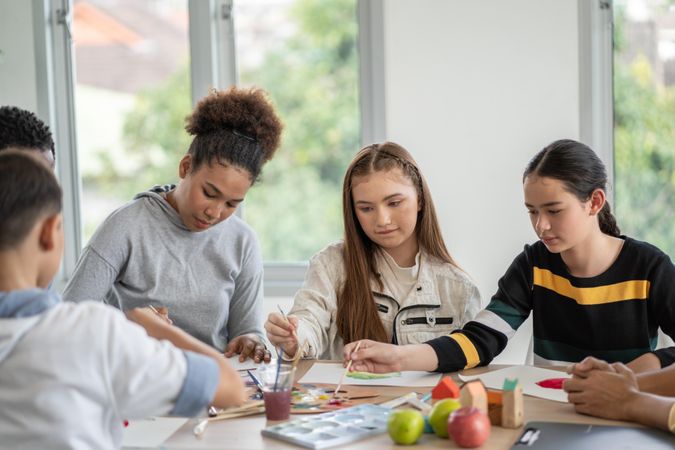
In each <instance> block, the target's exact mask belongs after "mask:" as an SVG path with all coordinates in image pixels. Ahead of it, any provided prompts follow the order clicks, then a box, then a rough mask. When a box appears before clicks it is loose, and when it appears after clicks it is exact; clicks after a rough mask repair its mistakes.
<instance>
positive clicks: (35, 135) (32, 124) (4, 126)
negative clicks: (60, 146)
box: [0, 106, 56, 157]
mask: <svg viewBox="0 0 675 450" xmlns="http://www.w3.org/2000/svg"><path fill="white" fill-rule="evenodd" d="M10 147H17V148H28V149H37V150H40V151H44V152H51V154H52V156H53V157H55V156H56V155H55V152H54V139H53V138H52V133H51V131H49V127H48V126H47V125H45V123H44V122H43V121H41V120H40V119H38V117H37V116H36V115H35V114H33V113H32V112H30V111H26V110H25V109H21V108H17V107H16V106H2V107H0V151H2V150H4V149H6V148H10Z"/></svg>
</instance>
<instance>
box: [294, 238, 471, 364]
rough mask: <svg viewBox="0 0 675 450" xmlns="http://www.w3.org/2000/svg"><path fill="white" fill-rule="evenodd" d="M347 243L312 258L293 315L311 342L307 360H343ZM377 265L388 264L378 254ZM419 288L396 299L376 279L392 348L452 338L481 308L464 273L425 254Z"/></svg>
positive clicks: (376, 294) (300, 333) (373, 285)
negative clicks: (340, 320)
mask: <svg viewBox="0 0 675 450" xmlns="http://www.w3.org/2000/svg"><path fill="white" fill-rule="evenodd" d="M342 248H343V243H342V242H341V241H340V242H336V243H334V244H331V245H329V246H328V247H326V248H324V249H323V250H321V251H320V252H319V253H317V254H316V255H314V256H313V257H312V259H311V260H310V263H309V269H308V271H307V275H306V276H305V282H304V284H303V286H302V288H300V290H299V291H298V292H297V293H296V294H295V298H294V302H293V308H292V309H291V312H290V314H291V315H294V316H296V317H298V318H299V319H300V320H299V325H298V331H297V334H298V339H299V341H300V342H301V343H302V342H304V341H305V340H307V341H308V344H309V348H308V349H306V350H305V354H304V355H303V356H304V357H306V358H317V359H333V360H335V359H337V360H342V350H343V345H344V344H343V341H342V338H341V337H340V336H339V335H338V333H337V326H336V322H335V320H336V315H337V292H338V290H339V289H340V287H341V286H342V283H343V282H344V263H343V257H342ZM377 264H378V267H382V264H384V261H383V256H382V255H378V256H377ZM419 264H420V267H419V272H418V273H419V275H418V279H417V285H416V287H415V288H413V289H412V290H411V292H410V293H409V294H408V296H407V297H406V298H402V299H397V298H394V297H393V295H392V294H391V293H390V292H389V290H388V289H387V288H386V286H385V288H384V289H380V288H379V286H378V283H377V282H376V281H375V280H372V281H371V289H372V292H373V296H374V298H375V302H376V303H377V308H378V311H379V314H380V319H381V320H382V324H383V325H384V329H385V331H386V332H387V337H388V338H389V340H390V342H392V343H394V344H419V343H422V342H426V341H428V340H431V339H434V338H437V337H439V336H442V335H445V334H449V333H450V332H451V331H453V330H455V329H458V328H461V327H462V326H463V325H464V324H465V323H466V322H468V321H470V320H472V319H473V318H474V316H475V315H476V314H477V313H478V311H479V310H480V308H481V300H480V293H479V292H478V288H477V287H476V285H475V284H474V283H473V281H471V279H470V278H469V277H468V275H467V274H466V273H464V272H463V271H461V270H460V269H458V268H456V267H454V266H452V265H451V264H448V263H445V262H441V261H439V260H438V259H436V258H433V257H431V256H429V255H428V254H426V253H425V252H421V255H420V263H419Z"/></svg>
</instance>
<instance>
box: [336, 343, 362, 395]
mask: <svg viewBox="0 0 675 450" xmlns="http://www.w3.org/2000/svg"><path fill="white" fill-rule="evenodd" d="M361 342H363V341H359V342H358V344H356V348H355V349H354V353H356V352H358V351H359V347H361ZM350 356H351V355H350ZM352 362H354V361H353V360H352V359H350V360H349V362H348V363H347V367H345V371H344V372H342V376H341V377H340V382H339V383H338V385H337V387H336V388H335V391H334V392H333V397H332V398H331V400H334V399H335V397H336V396H337V393H338V391H340V388H341V387H342V382H343V381H344V379H345V376H346V375H347V373H348V372H349V369H351V368H352Z"/></svg>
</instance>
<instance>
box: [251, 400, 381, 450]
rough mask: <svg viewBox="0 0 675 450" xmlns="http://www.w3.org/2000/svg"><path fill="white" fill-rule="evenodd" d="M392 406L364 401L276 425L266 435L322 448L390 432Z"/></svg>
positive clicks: (308, 446) (264, 434) (266, 430)
mask: <svg viewBox="0 0 675 450" xmlns="http://www.w3.org/2000/svg"><path fill="white" fill-rule="evenodd" d="M390 412H391V409H390V408H386V407H384V406H380V405H372V404H363V405H358V406H354V407H351V408H345V409H341V410H338V411H334V412H327V413H323V414H318V415H315V416H308V417H306V418H301V419H295V420H291V421H289V422H285V423H281V424H278V425H272V426H270V427H267V428H265V429H263V430H262V431H261V433H262V435H263V436H266V437H270V438H274V439H279V440H282V441H286V442H290V443H292V444H296V445H300V446H302V447H307V448H313V449H321V448H328V447H333V446H336V445H343V444H349V443H350V442H355V441H358V440H361V439H365V438H367V437H370V436H374V435H377V434H380V433H384V432H386V431H387V416H388V415H389V413H390Z"/></svg>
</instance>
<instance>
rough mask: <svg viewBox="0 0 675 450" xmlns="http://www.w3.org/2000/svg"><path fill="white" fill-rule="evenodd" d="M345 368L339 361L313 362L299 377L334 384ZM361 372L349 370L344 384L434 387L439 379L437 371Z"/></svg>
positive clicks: (307, 380) (301, 380) (307, 381)
mask: <svg viewBox="0 0 675 450" xmlns="http://www.w3.org/2000/svg"><path fill="white" fill-rule="evenodd" d="M344 371H345V368H344V367H343V366H342V364H340V363H319V362H317V363H314V364H313V365H312V367H311V368H310V369H309V370H308V371H307V373H306V374H305V375H304V376H303V377H302V378H301V379H300V382H302V383H332V384H336V383H337V382H338V381H339V380H340V378H341V377H342V374H343V373H344ZM368 375H370V376H366V375H365V374H364V373H363V372H358V373H357V374H356V375H355V374H354V372H349V373H348V374H347V375H346V376H345V377H344V382H343V384H344V385H351V386H406V387H434V386H436V384H437V383H438V380H440V378H441V375H440V374H438V373H430V372H420V371H406V372H393V373H390V374H368Z"/></svg>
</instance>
